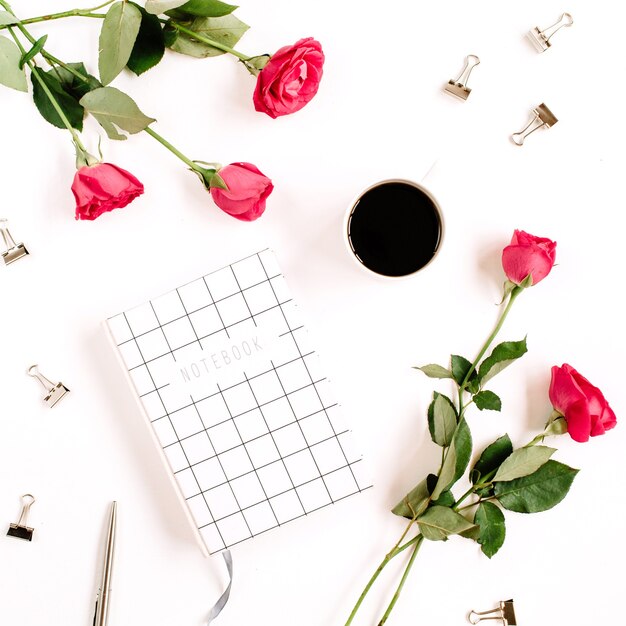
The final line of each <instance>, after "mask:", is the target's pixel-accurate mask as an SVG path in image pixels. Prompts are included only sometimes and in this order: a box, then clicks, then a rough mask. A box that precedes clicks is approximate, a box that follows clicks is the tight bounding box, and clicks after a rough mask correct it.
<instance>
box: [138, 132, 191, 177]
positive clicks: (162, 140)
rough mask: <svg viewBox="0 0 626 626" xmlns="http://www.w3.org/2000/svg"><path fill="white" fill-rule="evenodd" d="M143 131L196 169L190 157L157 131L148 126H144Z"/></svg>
mask: <svg viewBox="0 0 626 626" xmlns="http://www.w3.org/2000/svg"><path fill="white" fill-rule="evenodd" d="M143 130H144V132H146V133H148V135H150V136H151V137H153V138H154V139H156V140H157V141H158V142H159V143H160V144H161V145H162V146H165V147H166V148H167V149H168V150H169V151H170V152H172V153H173V154H175V155H176V156H177V157H178V158H179V159H180V160H181V161H182V162H183V163H186V164H187V165H188V166H189V168H190V169H192V170H193V171H198V166H197V165H196V163H194V162H193V161H192V160H191V159H190V158H188V157H186V156H185V155H184V154H183V153H182V152H181V151H180V150H178V149H177V148H175V147H174V146H173V145H172V144H171V143H170V142H169V141H167V139H165V138H164V137H161V135H159V134H158V133H157V132H155V131H154V130H152V129H151V128H150V127H148V128H144V129H143Z"/></svg>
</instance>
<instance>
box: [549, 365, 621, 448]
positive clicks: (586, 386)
mask: <svg viewBox="0 0 626 626" xmlns="http://www.w3.org/2000/svg"><path fill="white" fill-rule="evenodd" d="M550 402H552V406H554V408H555V409H556V410H557V411H558V412H559V413H560V414H561V415H563V417H564V418H565V421H566V422H567V432H568V433H569V434H570V436H571V437H572V439H573V440H574V441H579V442H585V441H588V440H589V437H590V436H591V437H597V436H598V435H604V433H605V432H606V431H607V430H610V429H611V428H613V427H614V426H615V425H616V424H617V418H616V417H615V413H614V412H613V409H611V407H610V406H609V403H608V402H607V401H606V399H605V398H604V395H603V394H602V392H601V391H600V390H599V389H598V388H597V387H595V386H594V385H592V384H591V383H590V382H589V381H588V380H587V379H586V378H585V377H584V376H583V375H582V374H579V373H578V372H577V371H576V370H575V369H574V368H573V367H572V366H571V365H568V364H567V363H564V364H563V365H562V366H561V367H557V366H556V365H555V366H554V367H553V368H552V381H551V382H550Z"/></svg>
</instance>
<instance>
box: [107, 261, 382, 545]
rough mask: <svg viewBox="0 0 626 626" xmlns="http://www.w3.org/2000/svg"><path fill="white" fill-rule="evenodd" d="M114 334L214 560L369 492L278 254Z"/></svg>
mask: <svg viewBox="0 0 626 626" xmlns="http://www.w3.org/2000/svg"><path fill="white" fill-rule="evenodd" d="M106 326H107V329H108V331H109V335H110V337H111V340H112V342H113V344H114V345H115V346H116V348H117V351H118V355H119V357H120V363H121V364H122V366H123V369H124V371H125V372H126V374H127V376H128V378H129V380H130V382H131V385H132V387H133V389H134V391H135V394H136V397H137V400H138V402H139V406H140V408H141V410H142V413H143V415H144V416H145V418H146V420H147V423H148V424H149V426H150V431H151V433H152V436H153V438H154V441H155V443H156V444H157V447H158V449H159V450H160V453H161V454H162V457H163V459H164V461H165V462H166V464H167V466H168V467H169V470H170V471H169V474H170V476H171V478H172V483H173V485H174V486H175V488H176V490H177V492H178V494H179V496H180V498H181V502H183V503H184V508H185V510H186V513H187V516H188V518H189V521H190V522H191V523H192V525H193V528H194V529H195V530H196V533H197V537H198V540H199V541H200V544H201V546H202V549H203V551H205V553H206V552H208V553H215V552H219V551H220V550H223V549H225V548H229V547H231V546H233V545H235V544H238V543H240V542H242V541H245V540H246V539H249V538H251V537H254V536H256V535H259V534H261V533H264V532H266V531H268V530H271V529H273V528H277V527H279V526H282V525H283V524H286V523H288V522H290V521H292V520H295V519H298V518H300V517H303V516H305V515H308V514H309V513H312V512H313V511H316V510H318V509H320V508H323V507H325V506H328V505H330V504H333V503H334V502H337V501H338V500H342V499H344V498H346V497H348V496H351V495H354V494H357V493H359V492H361V491H363V490H364V489H366V488H368V487H369V486H370V483H369V481H368V479H367V478H366V477H365V476H364V473H363V465H362V461H361V457H360V455H359V454H357V452H356V451H355V450H354V447H353V445H352V434H351V433H350V431H349V430H348V429H347V426H346V424H345V422H344V421H343V419H342V417H341V414H340V408H339V406H338V405H337V403H336V402H335V400H334V399H333V396H332V393H331V390H330V387H329V383H328V380H327V378H326V377H325V376H324V374H323V371H322V370H321V368H320V364H319V361H318V356H317V353H316V352H315V350H314V349H313V346H312V345H311V342H310V340H309V336H308V333H307V331H306V329H305V328H304V326H303V325H302V323H301V320H300V316H299V312H298V309H297V307H296V305H295V303H294V302H293V300H292V298H291V296H290V294H289V291H288V289H287V285H286V283H285V280H284V277H283V276H282V274H281V272H280V270H279V268H278V265H277V263H276V259H275V257H274V255H273V253H272V252H271V251H269V250H264V251H262V252H259V253H257V254H254V255H251V256H249V257H246V258H245V259H242V260H240V261H238V262H236V263H233V264H231V265H228V266H226V267H223V268H221V269H220V270H217V271H215V272H212V273H210V274H207V275H206V276H203V277H201V278H199V279H197V280H194V281H192V282H190V283H187V284H185V285H182V286H180V287H178V288H176V289H173V290H172V291H170V292H168V293H166V294H164V295H162V296H160V297H158V298H155V299H153V300H150V301H149V302H147V303H145V304H143V305H141V306H138V307H135V308H132V309H130V310H128V311H125V312H123V313H120V314H118V315H116V316H114V317H111V318H109V319H108V320H107V321H106Z"/></svg>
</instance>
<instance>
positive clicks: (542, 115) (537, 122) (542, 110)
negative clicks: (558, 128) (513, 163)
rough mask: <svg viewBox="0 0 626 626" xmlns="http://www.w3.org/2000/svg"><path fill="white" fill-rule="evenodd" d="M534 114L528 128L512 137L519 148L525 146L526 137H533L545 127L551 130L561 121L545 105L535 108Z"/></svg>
mask: <svg viewBox="0 0 626 626" xmlns="http://www.w3.org/2000/svg"><path fill="white" fill-rule="evenodd" d="M532 113H533V118H532V119H531V120H530V122H529V123H528V125H527V126H526V128H524V129H522V130H520V131H519V132H518V133H513V134H512V135H511V139H512V140H513V143H515V144H516V145H518V146H523V145H524V141H525V140H526V137H528V136H529V135H532V133H534V132H535V131H536V130H539V129H540V128H542V127H543V126H545V127H546V128H551V127H552V126H554V125H555V124H556V123H557V122H558V121H559V120H558V119H557V118H556V116H555V115H554V113H552V111H550V109H549V108H548V107H547V106H546V105H545V104H543V103H542V104H540V105H539V106H538V107H536V108H534V109H533V111H532Z"/></svg>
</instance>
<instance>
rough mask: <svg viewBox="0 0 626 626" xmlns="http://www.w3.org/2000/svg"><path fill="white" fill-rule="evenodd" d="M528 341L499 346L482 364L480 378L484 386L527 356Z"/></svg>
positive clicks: (506, 343) (479, 370)
mask: <svg viewBox="0 0 626 626" xmlns="http://www.w3.org/2000/svg"><path fill="white" fill-rule="evenodd" d="M527 351H528V348H527V347H526V339H525V338H524V339H522V340H521V341H505V342H503V343H501V344H499V345H497V346H496V347H495V348H494V349H493V351H492V353H491V354H490V355H489V356H488V357H487V358H486V359H485V360H484V361H483V362H482V363H481V364H480V368H479V369H478V378H479V379H480V382H481V383H482V384H484V383H486V382H487V381H488V380H490V379H491V378H493V377H494V376H495V375H496V374H499V373H500V372H501V371H502V370H503V369H504V368H505V367H507V366H508V365H510V364H511V363H513V361H515V360H516V359H519V358H520V357H521V356H523V355H524V354H526V352H527Z"/></svg>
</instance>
